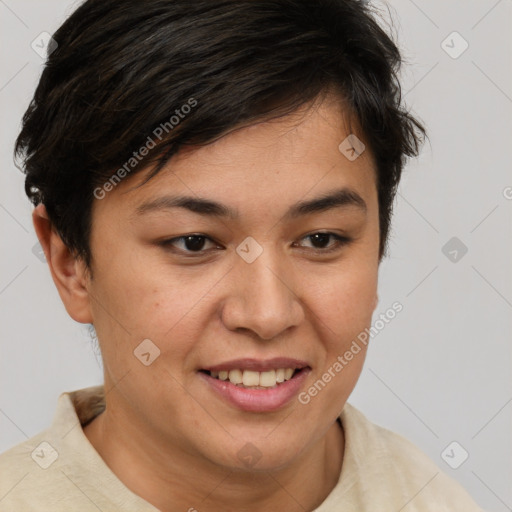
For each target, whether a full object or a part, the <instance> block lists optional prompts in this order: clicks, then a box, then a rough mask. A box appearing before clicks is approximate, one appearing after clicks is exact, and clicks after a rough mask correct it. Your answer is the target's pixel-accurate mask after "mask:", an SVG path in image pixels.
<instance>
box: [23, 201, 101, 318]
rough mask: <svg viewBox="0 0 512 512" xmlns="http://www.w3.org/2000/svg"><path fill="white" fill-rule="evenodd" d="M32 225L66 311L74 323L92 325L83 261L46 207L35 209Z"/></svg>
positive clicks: (40, 205) (86, 272)
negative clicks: (65, 240)
mask: <svg viewBox="0 0 512 512" xmlns="http://www.w3.org/2000/svg"><path fill="white" fill-rule="evenodd" d="M32 222H33V223H34V228H35V230H36V234H37V238H38V239H39V243H40V244H41V246H42V248H43V251H44V255H45V257H46V261H47V262H48V266H49V268H50V272H51V274H52V278H53V282H54V283H55V286H56V287H57V290H58V292H59V295H60V298H61V300H62V302H63V303H64V306H65V308H66V311H67V312H68V314H69V316H71V318H73V320H75V321H77V322H80V323H84V324H92V323H93V321H92V314H91V308H90V301H89V292H88V290H87V283H88V281H89V272H88V269H87V267H86V265H85V264H84V263H83V261H82V260H80V259H77V258H75V256H74V255H73V254H72V253H71V252H70V250H69V249H68V247H67V246H66V245H65V244H64V242H63V241H62V239H61V237H60V236H59V234H58V233H57V232H56V231H55V229H54V228H53V226H52V224H51V222H50V219H49V218H48V213H47V212H46V208H45V206H44V205H43V204H39V205H37V206H36V207H35V209H34V211H33V213H32Z"/></svg>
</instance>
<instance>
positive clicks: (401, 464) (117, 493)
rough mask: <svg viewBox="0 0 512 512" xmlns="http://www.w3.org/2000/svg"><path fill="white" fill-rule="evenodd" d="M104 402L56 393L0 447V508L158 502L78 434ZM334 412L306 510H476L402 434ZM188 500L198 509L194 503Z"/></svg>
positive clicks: (125, 506)
mask: <svg viewBox="0 0 512 512" xmlns="http://www.w3.org/2000/svg"><path fill="white" fill-rule="evenodd" d="M104 406H105V405H104V396H103V388H102V387H101V386H98V387H93V388H87V389H82V390H79V391H74V392H72V393H63V394H62V395H61V396H60V397H59V401H58V406H57V412H56V415H55V419H54V421H53V424H52V426H51V427H50V428H49V429H47V430H45V431H43V432H41V433H40V434H38V435H37V436H35V437H33V438H31V439H29V440H28V441H25V442H23V443H21V444H19V445H17V446H15V447H14V448H11V449H10V450H8V451H7V452H5V453H3V454H2V455H0V512H31V511H49V512H50V511H51V512H89V511H91V512H98V510H100V511H102V512H114V511H122V512H135V511H137V512H143V511H144V512H146V511H147V512H150V511H152V512H155V511H157V510H158V509H156V508H155V507H154V506H152V505H150V504H149V503H148V502H147V501H145V500H143V499H142V498H140V497H139V496H137V495H136V494H134V493H133V492H132V491H130V490H129V489H128V488H127V487H126V486H125V485H124V484H123V483H122V482H121V481H120V480H119V479H118V478H117V477H116V475H115V474H114V473H112V471H111V470H110V469H109V468H108V466H107V465H106V464H105V462H103V459H102V458H101V457H100V456H99V454H98V453H97V452H96V451H95V449H94V448H93V446H92V445H91V444H90V443H89V441H88V439H87V437H86V436H85V435H84V433H83V430H82V425H84V424H86V423H87V422H89V421H90V420H92V419H93V418H94V417H95V416H96V415H98V414H99V413H100V412H101V411H102V410H103V409H104ZM340 419H341V423H342V425H343V429H344V432H345V455H344V459H343V466H342V470H341V474H340V477H339V480H338V483H337V485H336V487H335V488H334V489H333V490H332V492H331V493H330V494H329V496H327V498H326V499H325V501H324V502H323V503H322V504H321V505H320V506H319V507H318V508H317V509H316V510H315V511H313V512H365V511H372V512H388V511H389V512H397V511H399V510H400V511H403V512H420V511H421V512H426V511H429V512H448V511H450V512H457V511H460V512H482V509H481V508H479V507H478V506H477V505H476V504H475V502H474V501H473V500H472V499H471V498H470V496H469V495H468V493H467V492H466V491H465V490H464V489H463V488H462V487H461V486H460V485H459V484H458V483H457V482H455V481H454V480H452V479H451V478H450V477H448V476H447V475H445V474H444V473H442V472H441V470H440V469H439V468H438V467H437V466H436V465H435V464H434V463H433V462H432V461H431V460H430V459H429V458H428V457H427V456H426V455H425V454H424V453H422V452H421V451H420V450H419V449H418V448H416V447H415V446H414V445H413V444H412V443H410V442H409V441H407V440H406V439H405V438H403V437H401V436H399V435H398V434H395V433H393V432H390V431H389V430H386V429H384V428H382V427H379V426H377V425H375V424H373V423H371V422H370V421H368V420H367V419H366V418H365V416H364V415H363V414H362V413H361V412H359V411H358V410H357V409H355V408H354V407H353V406H351V405H350V404H346V405H345V407H344V409H343V412H342V413H341V415H340ZM192 507H194V504H193V503H192V504H191V508H192ZM195 507H196V508H197V510H198V511H199V512H201V507H200V504H195ZM192 509H193V508H192Z"/></svg>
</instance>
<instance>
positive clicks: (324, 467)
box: [84, 406, 344, 512]
mask: <svg viewBox="0 0 512 512" xmlns="http://www.w3.org/2000/svg"><path fill="white" fill-rule="evenodd" d="M84 433H85V435H86V437H87V438H88V439H89V441H90V443H91V444H92V445H93V447H94V448H95V449H96V451H97V452H98V453H99V454H100V456H101V457H102V458H103V460H104V461H105V463H106V464H107V466H109V468H110V469H111V470H112V472H113V473H114V474H115V475H116V476H117V477H118V478H119V480H121V481H122V482H123V483H124V485H125V486H126V487H128V488H129V489H130V490H131V491H132V492H134V493H135V494H137V495H138V496H140V497H141V498H143V499H145V500H146V501H147V502H149V503H151V504H152V505H154V506H155V507H156V508H158V509H159V510H161V511H162V512H171V511H176V510H187V511H188V510H192V511H193V510H194V509H197V510H199V511H201V510H224V511H226V512H231V511H233V512H234V511H236V512H253V511H254V512H255V511H261V510H279V509H284V510H290V511H295V510H297V511H300V512H304V511H311V510H314V509H315V508H317V507H318V506H319V505H320V504H321V503H322V502H323V501H324V500H325V498H326V497H327V496H328V495H329V493H330V492H331V491H332V489H333V488H334V487H335V486H336V484H337V482H338V479H339V475H340V472H341V466H342V461H343V451H344V435H343V429H342V428H341V426H340V424H339V423H338V422H334V424H333V425H332V426H331V427H330V428H329V429H328V431H327V433H326V434H325V435H324V436H322V437H321V438H320V439H319V440H318V441H316V442H315V443H314V444H313V445H312V446H311V447H309V448H308V449H307V450H305V451H304V453H303V454H301V456H300V457H299V458H297V459H295V460H294V461H293V463H292V464H290V465H289V466H286V467H282V468H280V469H278V470H275V471H259V472H258V471H243V470H234V469H230V468H226V467H222V466H218V465H216V464H214V463H212V462H211V461H209V460H207V459H200V458H198V456H197V455H196V454H192V453H190V452H186V451H185V450H183V449H181V448H180V447H179V443H174V444H171V446H169V445H168V444H166V446H165V448H164V449H162V444H161V443H159V442H158V441H155V439H154V436H151V435H149V433H145V432H144V427H142V428H141V425H134V423H133V422H125V421H120V418H119V416H117V415H115V414H113V413H112V410H111V409H110V410H109V407H108V406H107V408H106V409H105V411H104V412H103V413H102V414H100V415H99V416H98V417H97V418H96V419H95V420H93V421H92V422H91V423H89V424H88V425H87V426H86V427H84ZM175 445H177V446H175Z"/></svg>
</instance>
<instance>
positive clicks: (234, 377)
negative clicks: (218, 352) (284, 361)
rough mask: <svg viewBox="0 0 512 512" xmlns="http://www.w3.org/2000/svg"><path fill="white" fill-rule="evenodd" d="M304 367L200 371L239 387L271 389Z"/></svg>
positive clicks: (291, 377)
mask: <svg viewBox="0 0 512 512" xmlns="http://www.w3.org/2000/svg"><path fill="white" fill-rule="evenodd" d="M307 368H309V367H304V368H277V369H276V370H267V371H265V372H258V371H255V370H242V369H240V368H235V369H234V370H220V371H210V370H200V372H202V373H204V374H206V375H208V376H210V377H211V378H213V379H217V380H220V381H225V382H229V383H231V384H233V385H235V386H237V387H239V388H244V389H273V388H276V387H277V386H280V385H282V384H283V383H285V382H287V381H289V380H290V379H293V378H294V377H295V376H296V375H297V374H298V373H300V372H301V371H304V370H306V369H307Z"/></svg>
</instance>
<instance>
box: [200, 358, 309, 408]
mask: <svg viewBox="0 0 512 512" xmlns="http://www.w3.org/2000/svg"><path fill="white" fill-rule="evenodd" d="M310 371H311V369H310V368H303V369H302V370H301V371H300V372H297V374H296V375H295V376H294V377H292V378H291V379H290V380H287V381H285V382H282V383H281V384H278V385H277V386H276V387H275V388H269V389H249V388H242V387H240V386H235V384H232V383H231V382H229V380H220V379H216V378H214V377H211V376H210V375H208V374H207V373H203V372H199V375H200V376H201V378H203V379H204V380H205V381H206V382H207V383H208V384H209V385H210V386H211V387H212V388H213V390H214V391H215V392H217V393H218V394H219V395H221V396H222V397H223V398H224V399H226V400H227V401H228V402H230V403H231V404H232V405H234V406H235V407H237V408H238V409H241V410H242V411H246V412H272V411H277V410H278V409H281V408H282V407H284V406H285V405H286V404H287V403H289V402H290V401H291V400H292V399H293V397H294V396H296V395H297V394H298V393H299V391H300V389H301V387H302V385H303V383H304V380H305V379H306V377H307V376H308V374H309V373H310Z"/></svg>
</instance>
